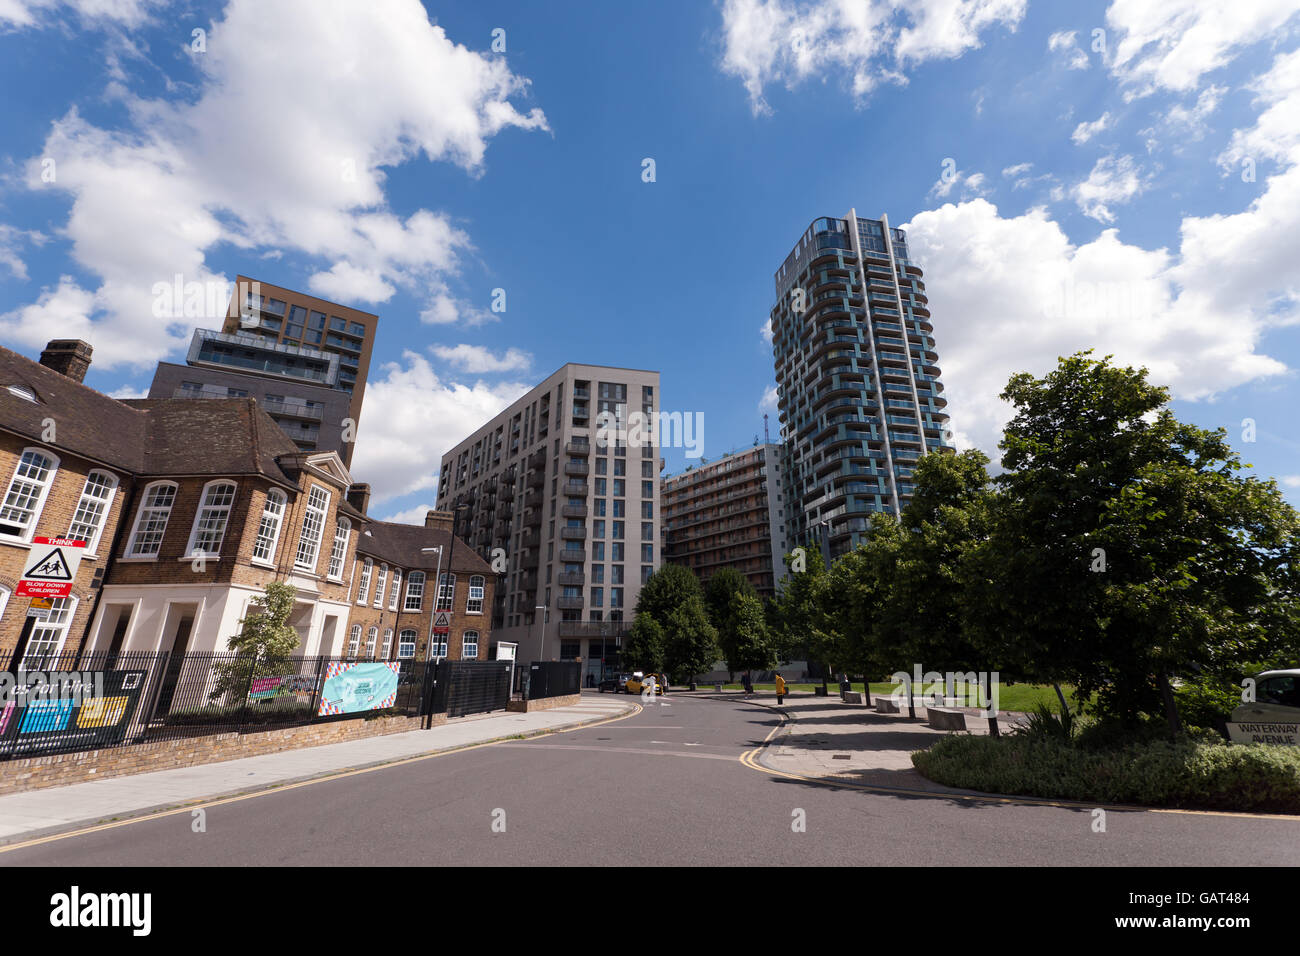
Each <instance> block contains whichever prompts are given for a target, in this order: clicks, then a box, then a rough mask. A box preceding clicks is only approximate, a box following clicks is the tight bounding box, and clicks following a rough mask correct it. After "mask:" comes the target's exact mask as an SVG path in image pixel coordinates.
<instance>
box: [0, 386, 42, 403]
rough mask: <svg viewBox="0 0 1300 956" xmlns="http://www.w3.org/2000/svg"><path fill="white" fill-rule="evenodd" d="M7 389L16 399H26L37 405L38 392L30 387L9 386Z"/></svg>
mask: <svg viewBox="0 0 1300 956" xmlns="http://www.w3.org/2000/svg"><path fill="white" fill-rule="evenodd" d="M5 387H6V388H8V389H9V394H10V395H12V396H13V397H14V398H21V399H24V400H25V401H28V402H31V403H32V404H33V405H35V404H37V401H36V392H35V390H33V389H32V387H31V386H30V385H7V386H5Z"/></svg>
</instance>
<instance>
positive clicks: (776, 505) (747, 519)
mask: <svg viewBox="0 0 1300 956" xmlns="http://www.w3.org/2000/svg"><path fill="white" fill-rule="evenodd" d="M781 469H782V465H781V446H780V445H777V444H773V443H768V444H764V445H755V446H754V447H753V448H746V449H744V450H742V451H737V452H732V453H731V454H729V455H724V456H723V457H722V458H719V459H718V460H717V461H711V462H708V463H706V464H701V465H694V466H692V467H690V468H688V469H687V470H686V471H684V472H682V473H681V474H679V475H673V476H671V477H668V478H665V479H664V482H663V491H662V495H663V512H664V513H663V522H664V561H665V562H667V563H668V564H681V565H684V566H685V567H688V568H690V569H691V570H692V571H694V572H695V575H696V577H698V578H699V579H700V581H701V582H702V583H705V584H707V583H708V581H709V578H711V577H713V575H715V574H716V573H717V572H718V571H720V570H721V569H722V568H733V569H734V570H736V571H739V572H740V573H741V574H743V575H745V577H747V578H748V579H749V582H750V583H751V584H752V585H754V589H755V590H757V591H758V593H759V594H760V595H762V596H763V597H772V596H773V595H774V594H775V593H776V586H777V584H778V583H779V582H780V581H781V580H782V579H783V578H784V577H785V576H786V567H785V563H784V561H783V560H782V559H783V557H784V555H785V500H784V492H783V491H782V488H781Z"/></svg>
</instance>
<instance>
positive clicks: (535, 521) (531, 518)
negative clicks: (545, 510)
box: [524, 508, 542, 528]
mask: <svg viewBox="0 0 1300 956" xmlns="http://www.w3.org/2000/svg"><path fill="white" fill-rule="evenodd" d="M541 526H542V509H541V508H536V509H534V510H533V511H529V512H527V513H526V514H525V515H524V527H525V528H540V527H541Z"/></svg>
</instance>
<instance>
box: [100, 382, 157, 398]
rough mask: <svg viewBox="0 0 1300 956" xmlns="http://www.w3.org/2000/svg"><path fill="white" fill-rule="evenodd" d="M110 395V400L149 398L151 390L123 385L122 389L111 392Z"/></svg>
mask: <svg viewBox="0 0 1300 956" xmlns="http://www.w3.org/2000/svg"><path fill="white" fill-rule="evenodd" d="M108 395H109V397H110V398H116V399H118V400H122V399H127V398H148V397H149V389H147V388H135V387H133V386H131V385H123V386H122V387H121V388H119V389H117V390H116V391H112V392H109V393H108Z"/></svg>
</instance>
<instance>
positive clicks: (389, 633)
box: [379, 627, 393, 661]
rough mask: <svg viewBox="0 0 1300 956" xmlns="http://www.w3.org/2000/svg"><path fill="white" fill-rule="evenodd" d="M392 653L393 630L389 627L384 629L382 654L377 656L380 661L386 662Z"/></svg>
mask: <svg viewBox="0 0 1300 956" xmlns="http://www.w3.org/2000/svg"><path fill="white" fill-rule="evenodd" d="M392 653H393V629H392V628H391V627H386V628H384V647H383V650H382V652H381V653H380V655H379V659H380V660H381V661H386V660H388V657H389V655H390V654H392Z"/></svg>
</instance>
